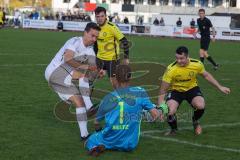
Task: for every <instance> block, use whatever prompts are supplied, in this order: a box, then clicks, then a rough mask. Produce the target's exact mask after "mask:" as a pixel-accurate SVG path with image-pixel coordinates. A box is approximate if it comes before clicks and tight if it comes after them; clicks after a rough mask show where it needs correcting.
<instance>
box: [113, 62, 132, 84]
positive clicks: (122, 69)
mask: <svg viewBox="0 0 240 160" xmlns="http://www.w3.org/2000/svg"><path fill="white" fill-rule="evenodd" d="M131 76H132V74H131V68H130V66H129V65H118V66H117V69H116V79H117V81H118V82H120V83H124V82H129V81H130V79H131Z"/></svg>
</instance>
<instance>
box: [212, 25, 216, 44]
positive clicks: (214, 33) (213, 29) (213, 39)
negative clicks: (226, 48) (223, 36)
mask: <svg viewBox="0 0 240 160" xmlns="http://www.w3.org/2000/svg"><path fill="white" fill-rule="evenodd" d="M212 35H213V38H212V41H213V42H215V36H216V30H215V28H214V27H212Z"/></svg>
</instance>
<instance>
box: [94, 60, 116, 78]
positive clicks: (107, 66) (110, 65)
mask: <svg viewBox="0 0 240 160" xmlns="http://www.w3.org/2000/svg"><path fill="white" fill-rule="evenodd" d="M119 64H120V60H112V61H105V60H102V59H99V58H97V67H98V68H100V69H103V70H106V71H107V74H108V77H115V76H116V69H117V66H118V65H119Z"/></svg>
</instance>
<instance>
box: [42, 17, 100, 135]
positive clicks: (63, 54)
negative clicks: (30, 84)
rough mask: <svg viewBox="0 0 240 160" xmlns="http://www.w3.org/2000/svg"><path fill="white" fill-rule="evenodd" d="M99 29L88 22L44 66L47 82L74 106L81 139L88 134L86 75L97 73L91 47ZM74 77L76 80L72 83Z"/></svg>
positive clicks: (90, 105)
mask: <svg viewBox="0 0 240 160" xmlns="http://www.w3.org/2000/svg"><path fill="white" fill-rule="evenodd" d="M99 31H100V28H99V27H98V25H97V24H96V23H92V22H90V23H88V24H87V25H86V28H85V30H84V34H83V37H73V38H71V39H69V40H68V41H67V42H66V43H65V44H64V46H63V47H62V48H61V49H60V50H59V51H58V53H57V54H56V55H55V57H54V58H53V59H52V61H51V63H50V64H49V65H48V66H47V68H46V70H45V78H46V80H47V81H48V84H49V86H50V87H51V88H52V89H53V90H54V91H55V92H56V93H57V94H58V96H59V97H60V98H61V99H62V100H64V101H65V102H67V103H72V104H74V105H75V106H76V116H77V121H78V125H79V128H80V133H81V139H82V140H85V139H87V138H88V136H89V133H88V130H87V113H89V112H91V111H92V109H93V108H94V107H93V104H92V102H91V99H90V97H89V95H90V89H89V78H90V77H92V76H90V75H98V73H99V72H98V70H97V67H96V57H95V52H94V50H93V44H94V43H95V42H96V40H97V37H98V34H99ZM100 73H101V71H100ZM99 76H100V75H99ZM74 81H75V82H76V81H77V82H78V83H77V84H76V83H73V82H74Z"/></svg>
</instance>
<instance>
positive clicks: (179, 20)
mask: <svg viewBox="0 0 240 160" xmlns="http://www.w3.org/2000/svg"><path fill="white" fill-rule="evenodd" d="M176 25H177V27H182V20H181V18H180V17H179V18H178V21H177V22H176Z"/></svg>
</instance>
